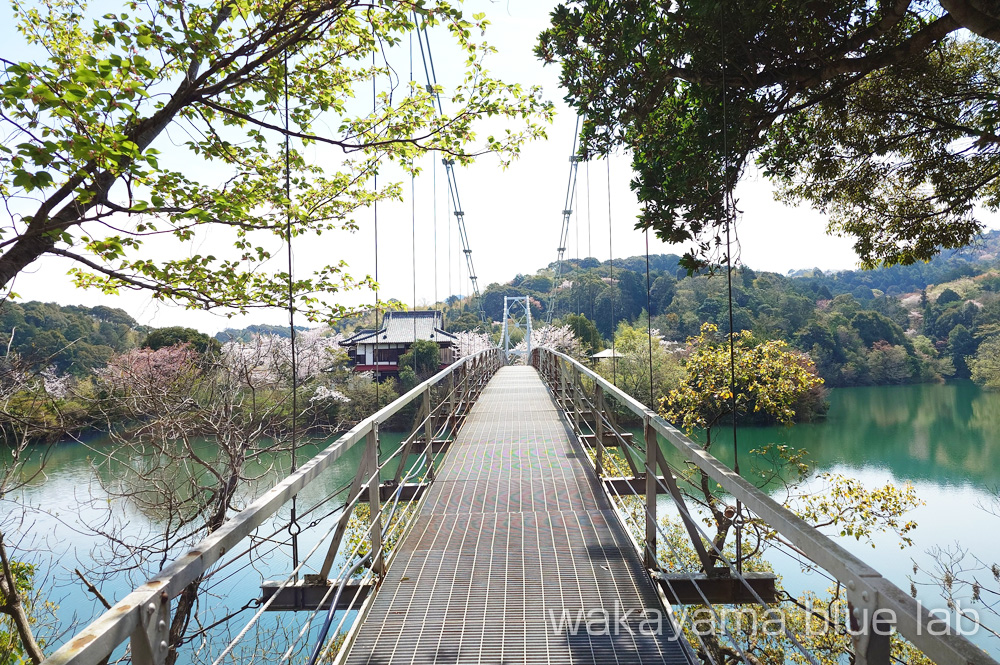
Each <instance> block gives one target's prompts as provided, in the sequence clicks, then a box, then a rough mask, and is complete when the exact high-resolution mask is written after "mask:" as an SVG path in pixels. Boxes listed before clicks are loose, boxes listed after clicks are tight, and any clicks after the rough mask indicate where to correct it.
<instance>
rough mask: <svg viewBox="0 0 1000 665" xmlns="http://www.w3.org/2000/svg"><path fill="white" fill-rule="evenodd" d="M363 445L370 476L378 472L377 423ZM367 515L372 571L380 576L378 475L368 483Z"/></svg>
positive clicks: (380, 528)
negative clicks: (366, 448) (366, 452)
mask: <svg viewBox="0 0 1000 665" xmlns="http://www.w3.org/2000/svg"><path fill="white" fill-rule="evenodd" d="M365 445H366V446H367V447H368V456H367V457H368V459H369V464H370V465H371V466H370V467H369V468H368V476H369V477H371V476H373V475H375V474H376V473H377V472H378V423H375V424H373V425H372V428H371V431H370V432H368V438H367V441H366V442H365ZM368 515H369V529H370V531H369V533H368V537H369V539H370V542H371V548H372V550H371V551H372V559H371V561H372V572H374V573H375V574H376V575H378V576H380V577H381V576H382V574H383V573H384V572H385V553H384V552H383V551H382V497H381V496H379V479H378V476H375V478H374V479H373V480H372V481H371V482H370V483H368Z"/></svg>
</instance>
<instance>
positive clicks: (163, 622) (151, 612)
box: [129, 591, 170, 665]
mask: <svg viewBox="0 0 1000 665" xmlns="http://www.w3.org/2000/svg"><path fill="white" fill-rule="evenodd" d="M169 638H170V598H169V597H168V596H167V592H166V591H164V592H162V593H160V597H159V602H156V601H152V602H149V603H147V604H146V605H145V606H144V607H142V608H140V610H139V625H138V626H136V628H135V630H134V631H132V635H131V637H130V638H129V643H130V647H131V650H132V662H133V663H135V665H163V663H165V662H166V661H167V654H168V653H169V651H170V648H169V642H168V640H169Z"/></svg>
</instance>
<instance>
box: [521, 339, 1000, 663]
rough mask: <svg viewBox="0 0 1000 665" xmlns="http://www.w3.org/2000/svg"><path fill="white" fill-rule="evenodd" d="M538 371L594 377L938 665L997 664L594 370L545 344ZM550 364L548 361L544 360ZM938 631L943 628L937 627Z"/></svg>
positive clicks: (538, 355) (537, 350) (857, 603)
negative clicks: (556, 369)
mask: <svg viewBox="0 0 1000 665" xmlns="http://www.w3.org/2000/svg"><path fill="white" fill-rule="evenodd" d="M534 352H535V354H536V358H537V361H538V363H539V364H538V367H539V369H540V370H541V369H543V368H542V367H541V364H542V363H543V362H544V359H543V357H542V354H549V355H550V356H551V357H552V359H559V360H561V361H563V362H565V363H567V364H568V365H569V366H570V367H573V368H574V369H576V370H577V371H579V372H580V374H582V375H584V376H586V377H588V378H589V379H591V380H592V381H594V382H595V383H596V384H597V385H599V386H600V387H601V389H602V390H603V391H604V392H606V393H608V394H610V395H611V396H613V397H614V399H615V400H616V401H618V402H620V403H621V404H622V405H623V406H624V407H625V408H627V409H628V410H629V411H631V412H632V413H634V414H635V415H637V416H639V417H640V418H641V419H642V420H643V422H644V423H648V424H649V426H651V427H652V428H653V429H654V430H656V432H657V433H659V434H660V435H662V436H663V437H664V438H665V439H666V440H667V441H669V442H670V443H671V444H672V445H673V446H674V448H676V449H677V450H678V451H679V452H680V453H681V454H682V455H683V456H684V458H685V459H686V460H688V461H689V462H692V463H693V464H695V465H696V466H697V467H698V468H699V469H701V470H702V471H704V472H705V473H706V474H707V475H708V476H709V477H710V478H712V479H713V480H714V481H715V482H717V483H718V484H719V485H720V486H721V487H722V488H723V489H724V490H725V491H727V492H729V493H730V494H731V495H732V496H733V497H735V498H737V499H739V500H740V501H741V502H742V503H743V505H745V506H746V507H747V509H749V510H750V511H752V512H753V513H755V514H756V515H757V516H758V517H760V518H761V519H763V520H764V522H765V523H766V524H767V525H768V526H769V527H771V528H772V529H774V530H775V531H777V532H778V533H780V534H781V535H782V536H784V537H785V538H786V539H788V541H789V542H791V543H792V544H793V545H794V546H795V547H796V548H798V549H799V550H801V552H802V553H803V554H804V555H805V556H806V557H807V558H808V559H810V560H811V561H812V562H813V563H815V564H816V565H817V566H819V567H820V568H823V569H825V570H826V571H827V572H829V573H830V574H832V575H833V576H834V577H836V578H837V580H839V581H840V582H841V583H842V584H844V586H845V587H846V589H847V593H848V597H849V599H851V600H852V604H853V605H854V606H855V607H859V608H866V609H868V610H870V612H869V613H868V616H869V617H871V616H872V614H873V613H875V612H878V611H880V610H886V611H889V612H892V614H893V616H894V617H895V622H894V625H895V628H896V630H897V632H899V634H900V635H902V636H903V637H904V638H906V639H907V640H908V641H910V642H911V643H912V644H914V645H915V646H916V647H917V648H918V649H920V650H921V651H923V653H924V654H925V655H926V656H927V657H929V658H931V659H932V660H934V661H935V662H937V663H941V664H942V665H944V664H947V665H953V664H955V665H958V664H961V663H968V664H970V665H998V664H997V661H996V660H994V659H993V658H991V657H990V656H989V655H987V654H986V653H985V652H984V651H983V650H982V649H980V648H978V647H976V646H975V645H974V644H972V643H971V642H970V641H969V640H968V639H966V638H965V637H964V636H963V635H959V634H958V633H956V632H954V631H953V630H952V629H951V626H950V625H949V626H948V632H945V633H944V634H933V633H931V632H929V631H928V627H929V626H935V625H940V623H941V621H942V619H941V618H940V617H935V616H934V615H933V614H931V612H930V611H929V610H928V609H926V608H925V607H924V606H923V604H922V603H919V602H918V601H917V600H916V599H915V598H913V597H912V596H910V594H909V593H907V592H905V591H904V590H903V589H900V588H899V587H898V586H896V585H895V584H893V583H892V582H890V581H889V580H887V579H885V578H884V577H883V576H882V575H881V574H880V573H879V572H878V571H877V570H875V569H874V568H872V567H871V566H869V565H868V564H867V563H865V562H864V561H862V560H861V559H859V558H858V557H856V556H855V555H853V554H851V553H850V552H848V551H847V550H846V549H844V548H843V547H842V546H841V545H839V544H838V543H837V542H836V541H834V540H833V539H832V538H830V537H829V536H826V535H825V534H823V533H822V532H820V531H819V530H818V529H816V528H815V527H813V526H812V525H810V524H809V523H808V522H806V521H805V520H803V519H802V518H801V517H799V516H798V515H796V514H795V513H793V512H792V511H790V510H789V509H788V508H785V507H784V506H782V505H781V504H780V503H778V502H777V501H775V500H774V499H772V498H771V497H770V496H768V495H767V494H766V493H764V492H763V491H761V490H760V489H759V488H758V487H757V486H755V485H754V484H753V483H751V482H749V481H748V480H746V479H744V478H742V477H741V476H739V475H738V474H736V473H735V472H734V471H733V470H732V469H730V468H729V467H728V466H726V465H725V464H723V463H722V462H720V461H719V460H718V459H716V458H715V457H714V456H713V455H711V454H710V453H708V452H706V451H705V450H702V448H701V446H699V445H698V444H697V443H695V442H694V441H692V440H691V439H690V438H689V437H687V436H685V435H684V434H683V433H682V432H680V431H679V430H678V429H677V428H676V427H674V426H673V425H671V424H670V423H669V422H667V421H666V420H665V419H664V418H663V417H662V416H660V415H658V414H657V413H656V412H654V411H652V410H650V409H648V408H647V407H646V406H645V405H643V404H642V403H641V402H639V401H638V400H636V399H634V398H633V397H631V396H630V395H628V394H626V393H625V392H623V391H622V390H621V389H619V388H618V387H617V386H615V385H613V384H612V383H611V382H609V381H608V380H607V379H605V378H604V377H602V376H601V375H600V374H598V373H597V372H595V371H593V370H592V369H590V368H588V367H586V366H585V365H583V364H581V363H580V362H578V361H577V360H575V359H574V358H571V357H570V356H568V355H566V354H564V353H561V352H559V351H555V350H553V349H550V348H547V347H536V348H535V349H534ZM550 362H551V361H550ZM942 632H943V631H942Z"/></svg>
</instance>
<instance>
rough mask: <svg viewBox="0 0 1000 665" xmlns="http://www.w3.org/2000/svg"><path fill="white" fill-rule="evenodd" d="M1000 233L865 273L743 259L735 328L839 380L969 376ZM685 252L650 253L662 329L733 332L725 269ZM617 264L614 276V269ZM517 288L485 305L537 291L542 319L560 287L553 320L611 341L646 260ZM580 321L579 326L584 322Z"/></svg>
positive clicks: (536, 309) (568, 269) (574, 265)
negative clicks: (786, 347) (713, 269)
mask: <svg viewBox="0 0 1000 665" xmlns="http://www.w3.org/2000/svg"><path fill="white" fill-rule="evenodd" d="M998 257H1000V232H997V231H991V232H989V233H987V234H986V235H985V236H984V237H983V238H982V240H981V241H980V242H979V243H977V244H976V245H975V246H972V247H969V248H966V249H964V250H961V251H948V252H944V253H942V254H941V255H940V256H938V257H936V258H935V259H934V260H932V261H930V262H929V263H919V264H915V265H910V266H894V267H892V268H886V269H880V270H872V271H863V270H850V271H838V272H829V273H824V272H823V271H821V270H818V269H812V270H799V271H795V272H793V273H791V274H789V275H779V274H776V273H769V272H758V271H755V270H753V269H751V268H750V267H741V268H740V269H739V270H738V272H737V274H736V276H735V280H734V284H733V296H734V304H735V308H734V312H733V320H734V327H735V328H736V329H737V330H751V331H753V332H754V334H755V336H757V337H758V338H762V339H775V338H778V339H784V340H786V341H788V342H789V343H790V344H792V345H793V346H795V347H797V348H799V349H801V350H803V351H806V352H808V353H809V354H810V355H811V356H812V358H813V359H814V360H815V362H816V363H817V366H818V369H819V371H820V373H821V374H822V375H823V376H824V378H826V379H827V381H828V383H829V384H830V385H858V384H868V383H902V382H908V381H928V380H935V379H940V378H942V377H949V376H959V377H962V376H968V371H969V370H968V368H967V366H966V357H968V356H970V355H972V354H974V353H975V351H976V349H977V347H978V344H979V343H980V342H981V341H982V340H983V339H984V338H985V337H988V336H989V335H992V334H994V333H996V332H997V331H998V330H1000V259H998ZM678 261H679V257H678V256H675V255H670V254H667V255H655V256H651V257H650V273H651V274H650V280H651V289H650V298H649V310H650V313H651V315H652V325H653V327H654V328H656V329H658V330H659V331H660V333H661V334H662V335H663V337H664V338H665V339H667V340H675V341H683V340H685V339H686V338H687V337H689V336H692V335H696V334H697V333H698V330H699V328H700V326H701V324H702V323H705V322H708V323H715V324H717V325H718V326H719V327H720V329H722V330H728V328H729V313H728V295H727V290H726V279H725V277H724V276H715V277H712V276H707V275H696V276H688V275H687V273H686V272H685V271H684V270H683V269H681V268H680V267H679V265H678ZM612 267H613V270H614V281H613V283H612V279H611V272H612ZM555 269H556V265H555V264H550V265H548V266H546V267H545V268H543V269H541V270H539V271H538V272H537V273H536V274H534V275H518V276H516V277H515V278H514V279H512V280H511V281H510V282H509V283H507V284H490V285H489V286H488V287H486V289H485V290H484V292H483V307H484V309H485V310H486V314H487V316H488V317H490V318H491V319H492V320H494V321H499V320H500V319H501V318H502V317H503V298H504V296H505V295H528V296H531V297H532V314H533V316H534V317H535V318H536V320H542V319H543V317H545V314H546V311H545V310H546V308H547V307H548V305H549V300H550V294H551V293H552V289H553V288H555V296H556V297H555V301H554V302H555V304H554V312H553V314H554V318H555V320H557V321H558V320H567V319H566V316H567V315H569V314H579V315H583V316H585V317H586V318H587V319H589V320H590V321H591V322H593V324H596V327H597V330H598V331H599V332H600V335H601V336H602V337H603V338H604V341H605V343H607V342H609V341H610V338H611V335H612V330H613V329H614V328H617V327H618V326H619V325H621V324H623V323H624V324H629V323H633V322H635V321H637V320H638V319H639V318H640V317H641V316H642V313H643V311H644V310H645V309H646V306H647V297H646V259H645V257H644V256H633V257H629V258H627V259H615V261H614V265H613V266H612V265H611V264H610V262H608V261H604V262H599V261H598V260H596V259H594V258H587V259H581V260H575V259H569V260H567V261H565V262H564V264H563V266H562V273H561V277H560V279H559V282H560V283H559V284H554V283H553V282H554V277H555V272H556V270H555ZM449 321H450V326H451V327H452V328H453V329H461V328H464V327H471V326H473V325H475V322H476V319H475V317H474V315H473V313H472V312H471V305H470V303H468V302H467V301H462V302H453V303H452V306H451V307H450V313H449ZM575 325H577V324H575Z"/></svg>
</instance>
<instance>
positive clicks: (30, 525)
mask: <svg viewBox="0 0 1000 665" xmlns="http://www.w3.org/2000/svg"><path fill="white" fill-rule="evenodd" d="M830 402H831V408H830V413H829V416H828V418H827V419H826V420H825V421H824V422H822V423H817V424H803V425H796V426H795V427H791V428H784V427H774V428H745V429H741V430H740V432H739V441H740V460H741V464H742V465H744V467H745V465H746V464H748V463H749V460H750V459H751V453H750V451H751V450H753V449H757V448H760V447H762V446H764V445H766V444H769V443H780V444H786V445H789V446H792V447H795V448H799V449H804V450H807V451H808V453H809V458H810V460H811V463H812V466H813V469H814V472H833V473H843V474H845V475H849V476H852V477H855V478H858V479H860V480H861V481H863V482H864V483H865V484H866V485H868V486H875V485H882V484H885V483H895V484H900V483H904V482H911V483H913V485H914V486H915V488H916V491H917V494H918V495H919V497H920V498H921V499H922V500H923V501H924V502H925V505H923V506H921V507H919V508H917V509H916V510H914V511H913V512H912V514H911V517H912V519H914V520H915V521H916V522H917V523H918V525H919V526H918V528H917V530H916V532H915V534H914V540H915V545H914V546H913V547H911V548H907V549H905V550H900V548H899V545H898V540H897V539H896V538H895V537H891V536H880V537H876V539H875V547H872V546H871V545H869V544H866V543H859V542H856V541H854V540H853V539H843V538H841V539H839V540H840V542H842V544H843V545H844V546H845V547H847V548H848V549H849V550H851V551H853V552H855V553H856V554H858V555H859V556H861V557H862V558H864V559H865V560H866V561H868V562H869V563H871V564H872V565H873V566H874V567H875V568H876V569H878V570H879V571H880V572H881V573H883V574H884V575H886V576H887V577H889V578H890V579H891V580H892V581H894V582H895V583H896V584H899V585H900V586H902V587H903V588H904V589H908V588H909V584H910V582H909V576H911V575H912V561H913V560H916V561H917V562H919V563H920V564H921V565H923V566H930V565H931V558H930V556H929V555H928V554H927V550H928V549H929V548H931V547H934V546H951V547H955V546H960V547H962V548H967V549H968V550H969V551H971V552H976V553H979V554H980V555H981V556H983V557H994V556H995V552H996V549H997V546H998V545H1000V536H998V534H1000V517H996V516H993V515H990V514H988V513H987V512H985V511H984V510H983V509H982V506H986V505H988V504H989V502H990V500H991V497H992V496H993V492H994V491H995V490H996V489H997V488H998V487H1000V435H998V432H1000V394H996V393H984V392H982V391H980V390H979V389H978V388H976V387H975V386H974V385H973V384H971V383H968V382H958V383H951V384H946V385H920V386H897V387H880V388H846V389H837V390H834V391H832V393H831V395H830ZM398 441H399V437H398V436H395V437H393V436H392V435H391V434H389V433H384V435H383V451H388V450H391V449H392V447H393V446H394V445H398ZM101 445H103V444H102V442H101V441H99V440H97V441H92V442H89V445H82V444H61V445H59V446H56V447H54V448H53V449H52V451H51V453H50V455H49V458H48V460H47V463H46V466H45V475H44V477H43V478H40V479H38V480H37V481H36V482H34V483H32V484H31V485H29V486H28V487H26V488H25V489H24V490H23V491H22V493H21V494H20V496H18V497H16V499H17V500H18V501H19V502H20V503H22V504H25V505H28V506H31V507H32V510H29V511H28V512H27V513H26V515H25V517H24V521H23V522H22V524H23V526H21V527H20V528H19V529H18V531H19V533H20V535H21V536H23V537H24V538H25V541H24V542H25V544H30V545H31V546H32V547H33V548H35V549H37V550H39V551H40V552H41V553H40V554H39V555H38V559H37V561H38V563H39V566H40V570H39V575H40V576H41V579H42V580H43V584H44V585H45V587H46V588H47V589H49V590H50V591H51V594H52V596H53V597H54V599H55V600H56V601H57V602H58V603H59V605H60V609H59V620H60V622H61V623H62V624H63V625H64V627H67V628H68V627H69V626H70V625H71V624H72V623H73V622H74V621H76V622H78V623H82V624H85V623H88V622H89V621H91V620H92V619H93V618H95V617H96V616H98V615H99V614H100V612H101V607H100V606H99V605H98V604H97V602H96V601H95V600H93V599H92V598H91V597H90V596H89V595H88V594H87V593H86V592H85V591H84V590H83V589H82V588H81V585H80V584H79V582H78V581H77V580H76V579H75V576H74V574H73V569H74V568H77V567H79V568H81V569H87V568H95V567H98V566H99V565H100V564H101V562H102V561H103V560H104V559H106V558H107V557H108V555H109V554H110V552H109V551H108V550H107V549H106V545H105V544H104V543H103V542H102V540H101V539H100V538H98V537H96V536H94V535H93V534H90V533H88V528H87V525H89V524H93V523H95V522H97V521H99V520H103V519H106V518H107V515H108V508H109V500H108V497H107V494H106V493H105V492H104V490H103V487H102V484H101V480H102V478H101V472H100V471H99V470H96V469H95V467H94V465H93V459H94V457H95V450H99V449H100V447H101ZM731 446H732V444H731V441H730V442H728V443H726V444H721V443H720V444H719V445H716V446H715V447H714V448H713V453H714V454H716V455H717V456H718V457H719V458H720V459H722V460H723V461H724V462H726V463H731V462H732V456H733V454H732V448H731ZM318 449H319V446H313V447H312V452H315V451H316V450H318ZM357 458H358V455H357V454H356V452H355V453H351V454H349V455H347V456H345V457H344V458H342V460H340V461H338V464H337V466H336V468H334V469H332V470H331V471H330V472H328V473H326V474H325V475H324V477H322V478H321V479H320V480H319V481H318V482H317V483H314V484H313V485H312V486H310V487H309V488H308V489H307V491H306V492H304V493H303V494H302V495H300V497H301V498H300V504H299V505H300V510H301V507H302V506H303V505H313V504H314V503H316V502H318V501H319V500H320V499H322V498H324V497H325V496H326V495H328V494H329V493H331V492H333V491H334V490H335V489H336V488H338V487H340V486H341V485H343V484H344V483H346V482H348V481H349V480H350V479H351V478H352V477H353V476H354V472H355V469H356V466H357V463H358V459H357ZM271 462H275V463H276V464H277V465H278V466H287V460H265V461H264V464H269V463H271ZM273 478H274V477H273V476H267V477H265V478H264V479H262V481H261V483H260V486H259V487H257V488H254V489H252V490H250V491H249V492H248V496H247V497H246V500H247V501H248V500H249V499H250V498H252V497H251V496H250V495H251V494H256V493H259V492H260V491H263V489H264V487H265V486H269V484H270V483H271V482H273ZM7 498H8V501H4V502H0V515H2V516H3V517H4V518H5V519H4V521H5V523H9V520H10V519H11V518H13V517H18V518H19V516H20V512H19V511H15V509H14V506H13V504H12V503H11V501H10V499H11V498H12V497H7ZM111 507H112V508H113V509H114V510H113V511H112V512H113V513H116V514H117V515H118V517H119V519H120V521H121V526H122V529H123V534H125V535H126V536H138V535H140V534H142V533H145V532H148V531H149V530H151V529H155V528H156V526H157V524H158V520H159V519H160V517H159V516H157V515H150V514H143V513H142V512H140V511H137V510H135V509H134V508H133V507H130V506H127V505H112V506H111ZM318 515H319V513H317V514H316V516H318ZM284 517H287V508H286V511H283V513H282V514H281V515H279V518H278V521H277V522H275V523H273V524H272V525H271V526H272V527H273V528H279V527H280V520H281V519H282V518H284ZM329 524H330V520H329V519H328V520H326V521H324V522H322V523H321V524H320V525H318V528H314V529H312V530H311V531H308V532H305V533H304V534H303V536H302V537H301V538H302V543H301V545H300V546H301V547H302V548H303V549H308V548H309V547H311V546H312V545H313V544H315V543H316V542H317V541H318V540H319V539H320V537H321V536H322V535H323V534H324V533H325V532H326V527H327V526H329ZM264 532H265V529H262V530H261V535H269V533H270V532H268V533H264ZM15 535H17V534H15ZM11 540H13V539H11ZM261 549H262V550H263V549H265V548H263V547H262V548H261ZM321 554H322V553H321ZM289 556H290V553H289V552H288V551H287V548H281V547H278V548H274V547H272V548H271V551H270V553H266V554H264V555H262V556H260V557H258V558H257V559H256V560H255V561H254V565H253V566H252V567H247V566H244V565H243V564H244V563H247V562H246V560H244V561H243V562H241V563H240V564H234V565H231V566H229V568H227V569H226V570H227V572H225V573H224V574H223V573H220V574H218V575H216V576H215V577H214V578H213V580H212V584H213V590H212V592H213V594H214V595H215V597H216V598H217V599H218V600H219V602H220V603H221V604H222V605H224V606H225V607H227V608H228V609H229V611H232V610H234V609H238V608H239V607H241V606H243V605H244V604H245V603H246V602H247V601H249V600H250V599H252V598H254V597H256V596H257V595H258V594H259V583H260V581H261V579H265V578H276V577H282V576H283V575H284V574H286V573H287V572H288V570H289V569H290V563H289ZM990 561H992V559H990ZM774 564H775V566H776V567H777V569H778V570H779V572H780V573H781V574H782V576H783V578H784V583H785V586H786V588H788V590H789V591H791V592H792V593H798V592H801V591H803V590H805V589H818V590H822V589H825V588H826V587H827V586H828V585H829V583H828V582H827V581H826V580H825V579H823V578H821V577H819V576H817V575H815V574H806V573H803V572H802V571H801V570H800V569H799V567H798V566H797V565H794V564H792V563H791V562H789V561H787V560H785V561H781V560H780V557H779V558H777V559H775V560H774ZM136 577H139V576H133V577H131V578H130V577H129V576H128V575H125V574H121V575H115V576H111V577H109V578H108V579H106V580H101V581H100V586H101V588H102V591H103V592H104V594H105V595H106V596H108V598H109V600H111V601H112V602H114V601H116V600H118V599H120V598H122V597H123V596H124V595H125V594H126V593H127V592H128V591H129V590H130V589H131V588H133V586H134V585H135V584H138V583H141V581H142V580H141V579H136ZM921 598H922V599H924V601H925V603H926V604H928V605H934V604H935V603H936V602H939V600H940V599H939V598H937V596H936V595H935V594H933V593H932V592H931V591H930V590H927V591H921ZM223 614H225V611H224V610H223V611H221V612H220V613H219V614H218V615H216V616H217V617H218V616H222V615H223ZM248 616H249V613H244V614H243V615H242V616H241V618H240V619H241V620H243V621H245V619H246V618H247V617H248ZM302 618H304V617H303V616H302V615H298V616H293V615H280V616H279V615H275V614H270V613H269V614H268V615H267V616H266V618H265V619H264V620H263V621H262V626H263V629H266V630H268V631H279V632H280V631H283V630H286V629H291V630H296V631H297V628H296V626H297V625H298V622H299V621H300V620H301V619H302ZM240 619H237V620H234V621H235V623H234V624H233V625H238V624H239V620H240ZM66 637H68V635H63V636H61V637H60V638H58V639H56V640H55V642H59V643H61V642H62V641H64V640H65V639H66ZM982 643H983V644H984V645H987V644H988V643H986V642H982ZM195 646H196V645H195ZM989 648H990V650H991V651H992V652H993V653H994V654H995V655H1000V650H998V649H997V648H995V647H992V646H990V647H989ZM213 650H214V649H213Z"/></svg>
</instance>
